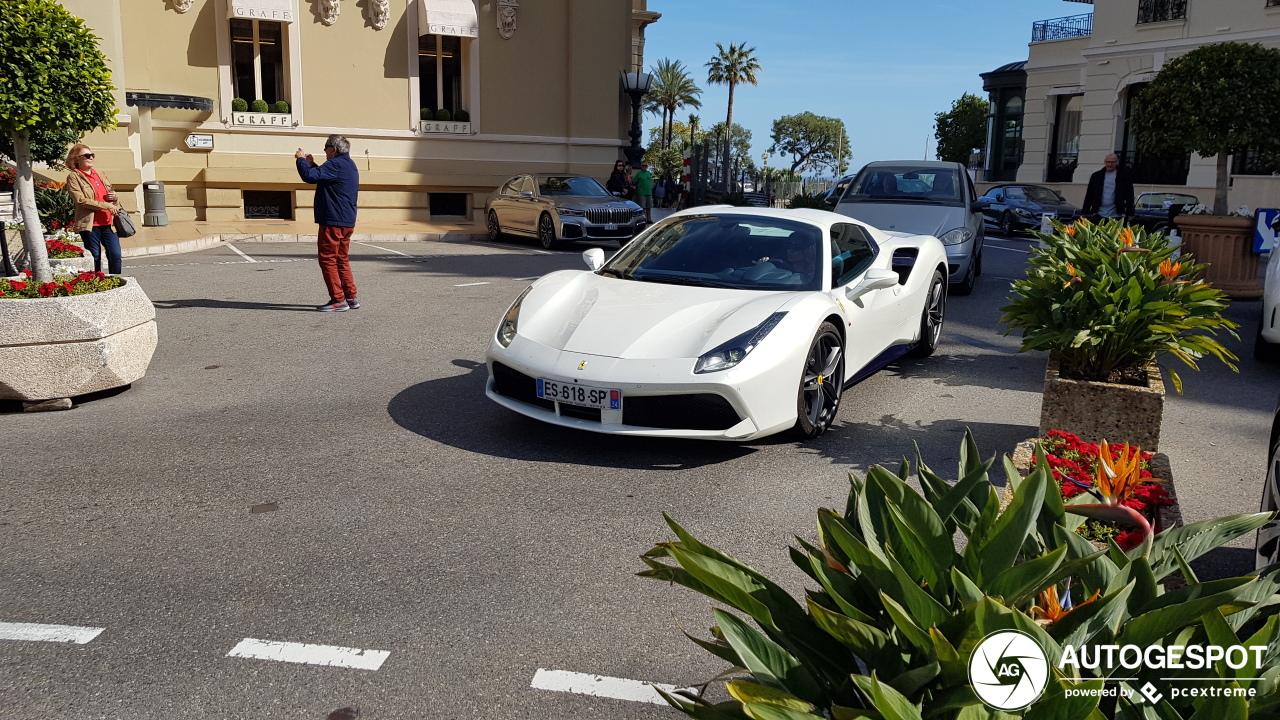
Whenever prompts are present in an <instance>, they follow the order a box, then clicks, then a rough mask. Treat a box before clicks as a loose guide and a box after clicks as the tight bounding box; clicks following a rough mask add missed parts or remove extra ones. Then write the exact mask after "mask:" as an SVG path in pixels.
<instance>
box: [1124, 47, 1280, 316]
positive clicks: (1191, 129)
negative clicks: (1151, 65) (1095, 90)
mask: <svg viewBox="0 0 1280 720" xmlns="http://www.w3.org/2000/svg"><path fill="white" fill-rule="evenodd" d="M1278 107H1280V49H1275V48H1265V47H1263V46H1261V45H1253V44H1248V43H1239V42H1227V43H1215V44H1212V45H1202V46H1200V47H1198V48H1196V49H1195V50H1192V51H1191V52H1189V53H1187V54H1185V55H1182V56H1179V57H1177V58H1174V59H1173V60H1170V61H1169V62H1168V63H1167V64H1166V65H1165V66H1164V68H1162V69H1161V70H1160V72H1159V73H1158V74H1157V75H1156V77H1155V79H1154V80H1152V81H1151V84H1150V85H1148V86H1147V87H1146V88H1145V89H1144V90H1143V91H1142V94H1141V95H1139V96H1138V98H1137V101H1136V102H1135V105H1134V108H1133V116H1132V121H1133V126H1134V129H1135V130H1136V132H1137V135H1138V141H1139V142H1140V143H1141V144H1142V147H1143V148H1146V149H1150V150H1152V151H1154V152H1165V151H1168V152H1178V153H1185V152H1191V151H1194V152H1196V153H1199V154H1200V155H1201V156H1203V157H1213V156H1216V157H1217V164H1218V172H1217V182H1216V191H1215V193H1214V200H1213V212H1212V214H1211V215H1197V216H1187V215H1181V216H1179V217H1178V219H1177V223H1178V229H1179V230H1180V231H1181V232H1182V238H1183V243H1184V244H1185V246H1186V250H1187V251H1188V252H1190V253H1192V254H1193V255H1195V256H1196V257H1197V258H1199V259H1200V261H1201V262H1203V263H1205V264H1206V265H1207V268H1206V274H1205V279H1207V280H1208V281H1209V282H1210V283H1212V284H1213V286H1214V287H1216V288H1218V289H1220V290H1222V291H1223V292H1225V293H1226V294H1227V295H1228V296H1230V297H1233V298H1237V299H1254V298H1259V297H1261V296H1262V288H1260V287H1259V286H1258V269H1259V264H1258V256H1257V255H1255V254H1254V253H1253V224H1252V218H1251V217H1249V218H1242V217H1229V216H1228V202H1227V194H1228V188H1229V186H1230V180H1231V178H1230V174H1229V168H1228V159H1229V157H1230V156H1231V155H1233V154H1236V153H1243V152H1245V151H1247V150H1255V151H1264V152H1277V151H1280V113H1278V112H1277V111H1276V108H1278Z"/></svg>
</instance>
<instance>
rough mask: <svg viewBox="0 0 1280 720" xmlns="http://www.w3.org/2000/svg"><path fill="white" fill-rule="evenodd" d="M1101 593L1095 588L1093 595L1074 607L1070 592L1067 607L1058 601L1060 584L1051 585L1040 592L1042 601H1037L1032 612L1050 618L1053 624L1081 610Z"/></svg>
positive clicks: (1043, 617)
mask: <svg viewBox="0 0 1280 720" xmlns="http://www.w3.org/2000/svg"><path fill="white" fill-rule="evenodd" d="M1099 595H1101V593H1100V592H1098V591H1097V590H1094V591H1093V596H1092V597H1090V598H1089V599H1088V600H1085V601H1084V602H1082V603H1080V604H1079V605H1076V606H1075V607H1072V606H1071V595H1070V594H1069V593H1068V594H1067V596H1066V597H1067V605H1066V607H1063V606H1062V603H1060V602H1059V601H1058V586H1057V585H1050V586H1049V587H1048V589H1046V590H1045V591H1044V592H1042V593H1040V602H1038V603H1036V604H1035V605H1033V606H1032V607H1031V612H1032V614H1034V615H1035V616H1036V617H1039V618H1040V619H1042V620H1048V621H1049V624H1050V625H1052V624H1053V623H1056V622H1058V621H1059V620H1061V619H1062V618H1064V617H1066V616H1067V615H1070V614H1071V613H1072V611H1075V610H1079V609H1080V608H1082V607H1084V606H1085V605H1088V604H1089V603H1091V602H1093V601H1094V600H1097V599H1098V596H1099Z"/></svg>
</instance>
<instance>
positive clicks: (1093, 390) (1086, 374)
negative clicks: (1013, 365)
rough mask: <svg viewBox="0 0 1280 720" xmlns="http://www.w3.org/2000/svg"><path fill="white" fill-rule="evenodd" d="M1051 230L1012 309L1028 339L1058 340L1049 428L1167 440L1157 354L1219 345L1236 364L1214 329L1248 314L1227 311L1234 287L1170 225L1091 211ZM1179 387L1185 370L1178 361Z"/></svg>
mask: <svg viewBox="0 0 1280 720" xmlns="http://www.w3.org/2000/svg"><path fill="white" fill-rule="evenodd" d="M1054 228H1055V230H1056V232H1055V233H1054V234H1052V235H1039V234H1038V233H1037V235H1039V237H1040V238H1041V239H1042V240H1043V241H1044V247H1042V248H1039V249H1036V250H1034V251H1033V252H1032V255H1031V259H1030V263H1031V268H1030V269H1029V270H1028V271H1027V277H1026V278H1025V279H1022V280H1017V281H1015V282H1014V283H1013V291H1014V294H1015V295H1014V298H1013V299H1012V301H1011V302H1010V303H1009V304H1008V305H1006V306H1005V307H1003V308H1001V311H1002V312H1003V313H1004V316H1003V318H1002V320H1003V322H1004V323H1006V324H1007V325H1008V331H1007V333H1008V332H1013V331H1014V330H1019V329H1020V330H1022V350H1023V351H1027V350H1046V351H1048V352H1049V365H1048V369H1047V371H1046V373H1045V387H1044V396H1043V399H1042V401H1041V410H1040V435H1041V436H1043V435H1044V434H1045V433H1046V432H1048V431H1049V430H1063V431H1067V432H1071V433H1075V434H1076V435H1079V436H1080V437H1082V438H1084V439H1086V440H1088V441H1090V442H1097V441H1099V440H1104V439H1111V440H1125V441H1128V442H1132V443H1134V444H1137V445H1141V446H1142V447H1144V448H1147V449H1149V450H1156V449H1158V448H1159V445H1160V423H1161V420H1162V418H1163V416H1164V383H1163V382H1162V380H1161V375H1160V369H1159V368H1158V367H1157V366H1156V365H1155V363H1156V361H1157V360H1159V359H1160V358H1162V357H1164V356H1166V355H1169V356H1173V357H1176V358H1178V359H1179V360H1182V361H1183V362H1185V363H1186V364H1187V365H1189V366H1191V367H1192V368H1195V367H1196V360H1197V359H1198V358H1203V357H1206V356H1213V357H1216V358H1218V359H1219V360H1221V361H1222V362H1224V363H1226V364H1227V366H1228V367H1231V368H1232V369H1235V366H1234V365H1232V364H1231V361H1233V360H1235V359H1236V356H1235V355H1233V354H1232V353H1231V351H1229V350H1227V349H1226V348H1225V347H1223V346H1222V344H1221V343H1219V342H1218V341H1217V340H1216V339H1215V337H1214V335H1216V333H1217V332H1219V331H1223V332H1227V333H1229V334H1231V335H1232V336H1233V337H1234V336H1235V333H1234V332H1233V329H1234V328H1235V327H1236V324H1235V323H1233V322H1231V321H1230V320H1228V319H1226V318H1225V317H1223V315H1222V313H1223V311H1224V310H1225V309H1226V307H1227V306H1226V299H1225V297H1224V296H1223V294H1222V292H1220V291H1219V290H1217V289H1215V288H1213V287H1211V286H1210V285H1208V284H1206V283H1204V282H1202V281H1201V280H1200V274H1201V273H1202V271H1203V269H1204V266H1203V265H1198V264H1196V261H1195V259H1194V258H1192V257H1191V256H1190V255H1187V254H1184V255H1183V256H1182V257H1181V258H1180V259H1179V260H1178V261H1174V259H1173V253H1174V248H1172V247H1170V245H1169V240H1168V238H1166V237H1165V236H1164V235H1163V234H1162V233H1148V232H1146V231H1144V230H1141V229H1135V228H1130V227H1126V226H1125V225H1124V224H1123V223H1122V222H1120V221H1118V220H1109V221H1105V222H1103V223H1101V224H1098V225H1093V224H1090V223H1089V222H1087V221H1085V220H1081V221H1079V222H1077V223H1075V224H1074V225H1069V226H1064V225H1061V224H1058V223H1054ZM1169 377H1170V379H1171V380H1172V381H1173V384H1174V387H1175V388H1176V389H1177V390H1178V391H1179V392H1181V391H1182V379H1181V378H1180V377H1179V375H1178V373H1177V371H1175V370H1173V369H1172V368H1170V369H1169Z"/></svg>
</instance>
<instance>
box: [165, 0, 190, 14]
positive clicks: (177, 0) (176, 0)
mask: <svg viewBox="0 0 1280 720" xmlns="http://www.w3.org/2000/svg"><path fill="white" fill-rule="evenodd" d="M170 1H171V2H172V3H173V9H174V10H176V11H177V12H180V13H184V12H186V11H188V10H190V9H191V6H192V5H194V4H195V2H196V0H170Z"/></svg>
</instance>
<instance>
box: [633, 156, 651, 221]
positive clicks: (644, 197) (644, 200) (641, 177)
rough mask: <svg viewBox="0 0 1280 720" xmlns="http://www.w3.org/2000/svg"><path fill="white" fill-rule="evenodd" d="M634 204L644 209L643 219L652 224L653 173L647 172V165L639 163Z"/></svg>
mask: <svg viewBox="0 0 1280 720" xmlns="http://www.w3.org/2000/svg"><path fill="white" fill-rule="evenodd" d="M636 204H638V205H639V206H640V207H642V208H644V219H645V220H646V221H647V222H649V223H652V222H653V173H651V172H649V163H647V162H642V163H640V172H638V173H636Z"/></svg>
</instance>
